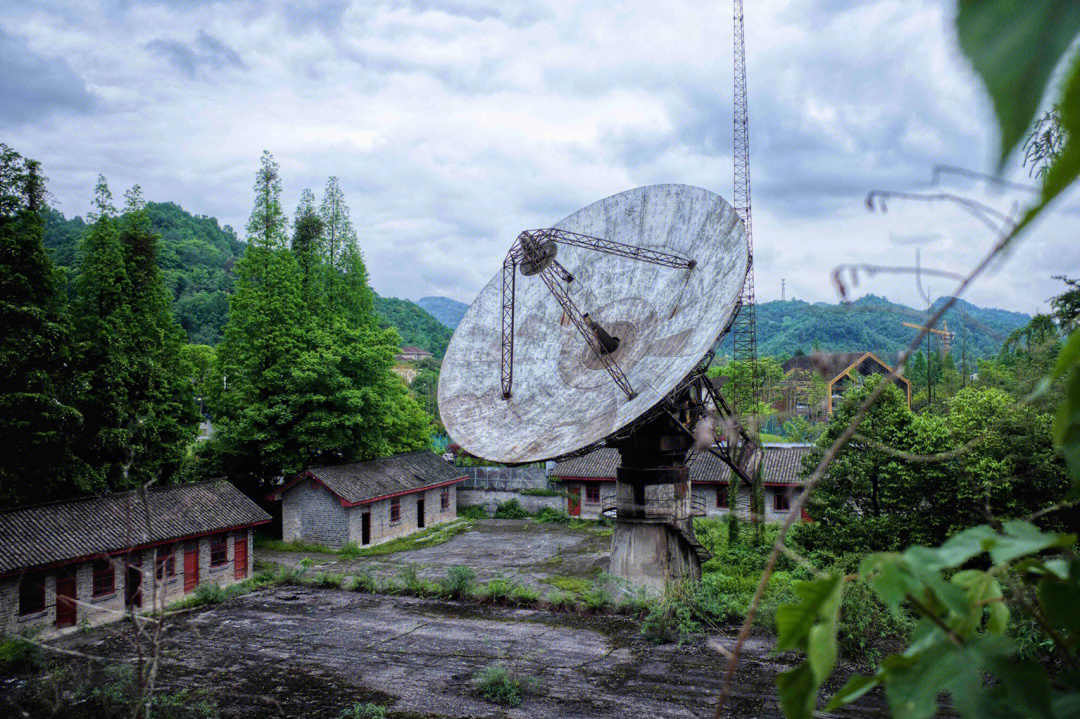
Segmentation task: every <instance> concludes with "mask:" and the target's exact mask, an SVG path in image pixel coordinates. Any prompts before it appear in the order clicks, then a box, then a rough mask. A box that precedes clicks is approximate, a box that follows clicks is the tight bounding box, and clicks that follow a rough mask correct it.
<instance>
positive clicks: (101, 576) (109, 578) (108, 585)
mask: <svg viewBox="0 0 1080 719" xmlns="http://www.w3.org/2000/svg"><path fill="white" fill-rule="evenodd" d="M93 572H94V583H93V590H92V591H91V596H94V597H104V596H106V595H108V594H112V593H113V592H115V591H116V567H115V566H113V563H112V560H111V559H95V560H94V569H93Z"/></svg>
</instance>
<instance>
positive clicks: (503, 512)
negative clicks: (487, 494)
mask: <svg viewBox="0 0 1080 719" xmlns="http://www.w3.org/2000/svg"><path fill="white" fill-rule="evenodd" d="M528 518H529V513H528V512H526V511H525V508H524V507H522V506H521V505H520V504H519V503H518V501H517V498H514V499H508V500H506V501H505V502H502V503H501V504H499V506H498V507H496V508H495V519H528Z"/></svg>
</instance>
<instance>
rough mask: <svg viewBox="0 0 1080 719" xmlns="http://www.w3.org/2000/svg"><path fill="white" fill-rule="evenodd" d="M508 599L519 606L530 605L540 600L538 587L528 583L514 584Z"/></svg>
mask: <svg viewBox="0 0 1080 719" xmlns="http://www.w3.org/2000/svg"><path fill="white" fill-rule="evenodd" d="M510 601H511V602H512V603H514V604H516V605H518V606H519V607H532V606H536V603H537V602H539V601H540V588H539V587H534V586H532V585H530V584H515V585H514V587H513V588H512V589H511V590H510Z"/></svg>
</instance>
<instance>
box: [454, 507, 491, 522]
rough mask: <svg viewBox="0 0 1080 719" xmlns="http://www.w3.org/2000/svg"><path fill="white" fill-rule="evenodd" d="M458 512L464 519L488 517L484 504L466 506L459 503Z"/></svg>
mask: <svg viewBox="0 0 1080 719" xmlns="http://www.w3.org/2000/svg"><path fill="white" fill-rule="evenodd" d="M457 513H458V516H459V517H462V518H463V519H472V520H477V519H488V513H487V510H486V509H484V505H482V504H470V505H467V506H464V507H462V506H461V505H458V508H457Z"/></svg>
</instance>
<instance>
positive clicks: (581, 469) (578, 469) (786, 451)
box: [551, 444, 814, 484]
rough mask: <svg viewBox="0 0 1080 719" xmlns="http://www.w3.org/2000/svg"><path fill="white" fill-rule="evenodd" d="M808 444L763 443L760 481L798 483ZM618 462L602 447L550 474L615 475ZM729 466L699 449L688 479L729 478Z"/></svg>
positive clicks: (561, 464)
mask: <svg viewBox="0 0 1080 719" xmlns="http://www.w3.org/2000/svg"><path fill="white" fill-rule="evenodd" d="M813 449H814V447H813V445H809V444H766V445H765V447H764V450H765V459H764V462H763V463H762V468H761V471H762V481H764V482H765V483H766V484H772V483H782V484H795V483H797V484H801V483H802V481H803V480H802V478H801V477H800V476H799V474H800V472H801V471H802V461H803V457H806V456H807V455H808V454H809V453H810V452H811V451H813ZM618 464H619V452H618V450H616V449H614V448H612V447H601V448H599V449H597V450H595V451H593V452H590V453H589V454H586V455H584V456H582V457H576V458H574V459H568V460H566V461H564V462H559V463H558V464H556V465H555V468H554V469H552V470H551V475H552V476H553V477H560V478H571V477H572V478H580V479H590V478H592V479H614V478H615V467H616V466H617V465H618ZM730 479H731V467H729V466H727V465H726V464H724V463H723V462H722V461H720V460H719V459H718V458H717V457H716V456H714V455H712V454H710V453H709V452H700V453H698V456H697V457H695V458H694V460H693V462H691V464H690V481H691V482H725V483H726V482H728V481H729V480H730Z"/></svg>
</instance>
